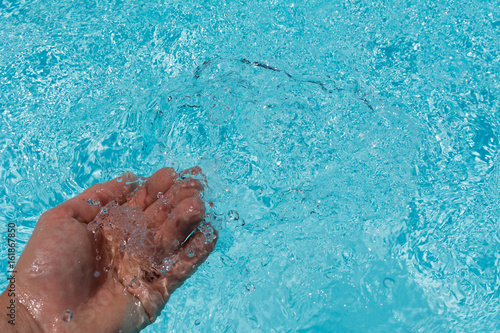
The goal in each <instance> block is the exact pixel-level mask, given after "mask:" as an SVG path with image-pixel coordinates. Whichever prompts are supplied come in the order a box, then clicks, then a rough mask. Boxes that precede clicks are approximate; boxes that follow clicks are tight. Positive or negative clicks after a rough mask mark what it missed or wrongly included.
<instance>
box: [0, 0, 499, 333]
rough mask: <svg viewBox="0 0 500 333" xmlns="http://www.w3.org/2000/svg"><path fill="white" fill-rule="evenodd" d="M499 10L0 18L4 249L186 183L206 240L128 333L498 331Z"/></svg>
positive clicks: (187, 6) (302, 5)
mask: <svg viewBox="0 0 500 333" xmlns="http://www.w3.org/2000/svg"><path fill="white" fill-rule="evenodd" d="M499 8H500V3H499V2H498V1H478V0H475V1H466V0H465V1H461V2H460V3H457V2H453V1H441V2H439V3H436V2H435V1H429V0H425V1H424V0H423V1H411V2H410V1H403V2H391V1H369V2H368V1H324V0H322V1H297V2H293V3H292V2H289V1H286V2H285V1H283V2H279V1H260V2H259V1H227V2H223V1H202V2H200V1H170V2H161V1H156V2H152V1H142V2H137V1H127V0H125V1H114V2H100V1H76V2H75V1H72V2H69V1H62V2H61V1H58V2H56V1H33V2H26V1H3V2H2V3H1V4H0V27H1V29H0V41H1V42H0V114H1V120H0V122H1V124H2V125H1V126H0V131H1V132H0V152H1V160H0V161H1V165H0V176H1V179H2V184H4V186H2V187H0V219H1V220H2V221H4V222H6V221H12V220H15V221H17V223H18V249H19V250H21V249H22V247H23V246H24V245H25V243H26V241H27V239H28V238H29V235H30V234H31V232H32V230H33V226H34V225H35V222H36V220H37V219H38V217H39V215H40V214H41V213H42V212H43V211H45V210H47V209H49V208H50V207H53V206H54V205H56V204H58V203H60V202H62V201H63V200H66V199H68V198H70V197H72V196H74V195H75V194H77V193H79V192H80V191H82V190H83V189H84V188H86V187H88V186H90V185H91V184H93V183H94V182H97V181H104V180H107V179H110V178H111V177H115V176H117V175H119V174H120V173H122V172H123V171H126V170H131V171H133V172H136V173H138V174H142V175H147V174H150V173H152V172H153V171H154V170H156V169H158V168H160V167H162V166H169V165H173V166H174V167H175V168H177V169H181V168H186V167H191V166H193V165H200V166H201V167H202V168H203V170H204V172H205V173H206V175H207V179H208V181H209V184H210V189H209V191H208V193H207V198H208V199H209V200H210V201H211V202H213V205H214V207H213V211H214V212H217V214H218V215H217V223H218V224H219V225H220V226H221V227H222V230H221V232H220V241H219V243H218V245H217V248H216V250H215V252H214V254H213V255H212V256H211V257H210V258H209V260H208V262H206V263H205V264H204V265H203V266H202V267H201V268H200V269H199V271H198V272H197V273H196V274H195V275H194V276H193V277H192V278H191V279H190V280H188V282H187V283H186V284H185V285H184V286H183V287H182V288H180V289H179V290H177V291H176V292H175V293H174V294H173V296H172V298H171V300H170V301H169V303H168V304H167V306H166V308H165V310H164V312H163V315H162V316H161V317H160V318H159V319H158V321H157V323H155V324H154V325H153V326H151V327H150V328H148V329H146V332H156V331H169V332H185V331H193V332H198V331H200V332H210V331H214V332H219V331H222V332H233V331H238V332H249V331H256V332H259V331H262V332H268V331H275V332H286V331H297V332H328V331H337V332H366V331H370V332H409V331H414V332H417V331H421V332H468V331H495V330H500V319H499V317H498V313H499V311H500V300H499V297H500V295H499V293H500V291H499V290H500V289H499V287H500V282H499V281H498V275H499V267H500V266H499V263H498V260H499V258H500V242H499V232H498V230H499V217H500V212H499V210H498V208H497V207H498V205H497V204H498V202H499V197H500V193H499V191H498V185H499V179H500V174H499V171H498V168H497V167H496V164H497V163H498V150H499V141H498V135H499V133H498V132H499V129H500V116H499V105H500V102H499V99H498V98H497V96H498V95H499V90H500V82H499V73H500V72H499V62H500V55H499V51H498V50H500V45H499V44H500V9H499ZM4 222H2V224H1V225H2V226H1V227H0V232H1V233H2V235H3V236H2V239H3V241H2V242H1V245H0V255H1V257H2V258H7V246H6V237H7V236H6V227H5V224H6V223H4ZM6 267H7V259H2V260H0V270H1V273H0V281H2V283H1V284H0V285H1V286H2V287H5V286H6V273H5V272H6V270H7V268H6Z"/></svg>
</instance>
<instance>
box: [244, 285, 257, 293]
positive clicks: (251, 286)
mask: <svg viewBox="0 0 500 333" xmlns="http://www.w3.org/2000/svg"><path fill="white" fill-rule="evenodd" d="M245 288H246V289H247V291H248V292H252V291H255V286H254V285H253V284H251V283H250V284H247V285H245Z"/></svg>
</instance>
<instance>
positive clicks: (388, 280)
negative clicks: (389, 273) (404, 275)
mask: <svg viewBox="0 0 500 333" xmlns="http://www.w3.org/2000/svg"><path fill="white" fill-rule="evenodd" d="M395 284H396V281H394V280H393V279H391V278H385V279H384V286H385V287H386V288H389V289H392V288H393V287H394V285H395Z"/></svg>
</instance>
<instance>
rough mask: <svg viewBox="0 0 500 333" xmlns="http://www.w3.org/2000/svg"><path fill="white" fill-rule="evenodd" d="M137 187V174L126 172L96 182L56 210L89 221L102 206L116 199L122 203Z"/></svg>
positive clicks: (82, 220) (84, 221) (81, 220)
mask: <svg viewBox="0 0 500 333" xmlns="http://www.w3.org/2000/svg"><path fill="white" fill-rule="evenodd" d="M136 188H137V176H136V175H134V174H133V173H131V172H128V171H127V172H125V173H124V174H123V175H121V176H120V177H118V178H115V179H113V180H110V181H108V182H105V183H98V184H94V185H92V186H91V187H89V188H88V189H86V190H85V191H83V192H82V193H80V194H79V195H77V196H76V197H74V198H72V199H70V200H68V201H65V202H64V203H62V204H61V205H59V206H58V207H56V208H55V210H58V209H61V210H66V211H67V212H68V213H70V214H71V215H72V217H73V218H75V219H77V220H78V221H80V222H83V223H89V222H91V221H92V220H93V219H95V217H96V216H97V214H98V213H99V211H100V209H101V207H102V206H104V205H106V204H108V203H109V202H111V201H114V200H116V201H117V202H118V203H120V204H122V203H124V202H125V201H126V200H127V196H128V195H129V194H130V193H132V192H133V191H134V190H135V189H136Z"/></svg>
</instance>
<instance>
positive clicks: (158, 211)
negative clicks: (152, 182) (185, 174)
mask: <svg viewBox="0 0 500 333" xmlns="http://www.w3.org/2000/svg"><path fill="white" fill-rule="evenodd" d="M202 191H203V185H202V184H201V183H200V181H199V180H196V179H192V178H188V179H186V180H180V179H178V180H176V181H175V182H174V184H173V185H172V186H171V187H170V189H169V190H168V192H167V193H165V194H164V196H163V197H161V198H158V199H157V200H156V201H155V202H153V203H152V204H151V205H150V206H149V207H148V208H147V209H146V210H145V211H144V212H145V213H146V214H148V215H149V216H151V222H152V223H153V224H154V225H155V226H159V225H160V224H162V223H163V222H164V221H165V220H166V219H167V218H169V216H171V214H172V210H173V209H174V207H176V206H177V205H178V204H179V203H181V202H182V201H183V200H185V199H187V198H190V197H196V198H200V197H201V192H202Z"/></svg>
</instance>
